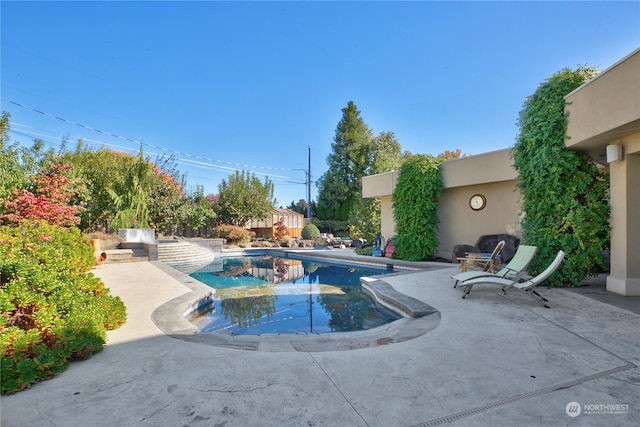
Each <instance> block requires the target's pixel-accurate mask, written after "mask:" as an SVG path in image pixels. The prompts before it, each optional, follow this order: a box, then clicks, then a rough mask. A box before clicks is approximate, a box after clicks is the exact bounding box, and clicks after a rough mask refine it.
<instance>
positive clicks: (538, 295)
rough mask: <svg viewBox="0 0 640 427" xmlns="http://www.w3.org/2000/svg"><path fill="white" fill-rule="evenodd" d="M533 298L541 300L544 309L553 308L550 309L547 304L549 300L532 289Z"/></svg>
mask: <svg viewBox="0 0 640 427" xmlns="http://www.w3.org/2000/svg"><path fill="white" fill-rule="evenodd" d="M531 296H532V297H534V298H537V299H539V300H540V301H541V302H542V305H543V306H544V308H551V307H549V304H547V302H549V300H548V299H546V298H545V297H543V296H542V295H540V294H539V293H538V291H536V290H535V289H531Z"/></svg>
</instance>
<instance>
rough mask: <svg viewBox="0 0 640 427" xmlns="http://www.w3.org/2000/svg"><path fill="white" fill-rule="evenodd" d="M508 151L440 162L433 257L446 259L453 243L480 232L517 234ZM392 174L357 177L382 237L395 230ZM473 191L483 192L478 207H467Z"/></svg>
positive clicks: (470, 241)
mask: <svg viewBox="0 0 640 427" xmlns="http://www.w3.org/2000/svg"><path fill="white" fill-rule="evenodd" d="M510 153H511V150H510V149H505V150H500V151H494V152H491V153H484V154H481V155H477V156H470V157H463V158H461V159H454V160H449V161H447V162H445V163H443V164H442V166H441V170H442V177H443V181H444V191H443V193H442V197H441V199H440V203H439V207H438V216H439V218H440V226H439V229H438V240H439V241H440V245H439V247H438V253H437V256H439V257H442V258H445V259H451V258H452V255H451V254H452V252H453V247H454V246H455V245H457V244H470V245H473V244H474V243H475V242H476V240H478V237H480V236H481V235H483V234H499V233H509V234H514V235H517V236H518V237H520V223H519V221H518V212H519V211H520V202H519V193H518V192H517V191H516V188H515V184H516V172H515V170H514V169H513V168H512V166H511V165H512V160H511V155H510ZM398 174H399V173H398V171H393V172H387V173H383V174H379V175H372V176H367V177H364V178H363V180H362V197H365V198H379V199H380V202H381V203H380V204H381V218H382V225H381V229H382V230H381V232H382V235H383V236H384V237H385V239H388V238H389V237H393V236H394V235H395V234H396V231H395V221H394V218H393V201H392V198H391V194H392V193H393V189H394V188H395V185H396V183H397V180H398ZM474 194H482V195H483V196H485V198H486V199H487V204H486V207H485V208H484V209H482V210H480V211H474V210H472V209H471V208H470V207H469V199H470V198H471V196H473V195H474Z"/></svg>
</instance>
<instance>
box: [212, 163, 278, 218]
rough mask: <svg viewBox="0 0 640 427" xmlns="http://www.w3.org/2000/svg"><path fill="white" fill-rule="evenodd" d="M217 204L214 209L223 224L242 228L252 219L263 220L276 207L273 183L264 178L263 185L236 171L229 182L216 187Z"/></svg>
mask: <svg viewBox="0 0 640 427" xmlns="http://www.w3.org/2000/svg"><path fill="white" fill-rule="evenodd" d="M218 192H219V194H218V202H217V203H216V205H215V207H214V209H215V211H216V213H217V214H218V219H219V220H220V222H221V223H223V224H232V225H238V226H244V225H245V224H246V223H247V222H249V221H251V220H252V219H264V218H266V217H267V216H268V215H269V212H270V211H271V209H272V208H273V207H274V206H275V205H276V200H275V199H274V198H273V183H272V182H271V181H270V180H269V178H268V177H265V180H264V183H263V182H260V180H259V179H258V178H257V177H256V176H255V174H250V173H249V172H247V171H244V170H243V171H236V172H235V174H234V175H230V176H229V181H228V182H227V181H226V180H224V179H223V180H222V182H221V183H220V185H219V186H218Z"/></svg>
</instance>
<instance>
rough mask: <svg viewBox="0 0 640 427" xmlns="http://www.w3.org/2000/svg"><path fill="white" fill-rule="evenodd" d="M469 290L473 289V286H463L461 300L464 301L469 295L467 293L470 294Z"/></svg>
mask: <svg viewBox="0 0 640 427" xmlns="http://www.w3.org/2000/svg"><path fill="white" fill-rule="evenodd" d="M471 288H473V285H471V286H465V288H464V293H463V294H462V299H465V298H466V297H467V295H469V292H471Z"/></svg>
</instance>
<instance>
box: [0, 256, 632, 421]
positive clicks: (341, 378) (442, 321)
mask: <svg viewBox="0 0 640 427" xmlns="http://www.w3.org/2000/svg"><path fill="white" fill-rule="evenodd" d="M167 271H168V270H167V268H166V267H165V266H163V265H160V264H157V263H152V262H141V263H135V264H115V265H105V266H101V267H99V268H96V269H95V271H94V273H95V274H96V275H97V276H99V277H100V278H102V280H103V281H104V282H105V284H106V285H107V287H109V288H111V291H112V293H113V294H115V295H119V296H120V297H121V298H122V299H123V300H124V301H125V303H126V305H127V307H128V321H127V323H126V324H125V325H124V326H123V327H122V328H120V329H118V330H116V331H112V332H110V333H109V341H108V343H107V345H106V347H105V349H104V351H102V352H101V353H100V354H97V355H95V356H93V357H92V358H91V359H89V360H87V361H83V362H74V363H72V365H71V367H70V368H69V369H68V370H67V371H65V372H64V373H62V374H61V375H59V376H58V377H56V378H54V379H52V380H49V381H45V382H43V383H40V384H36V385H34V386H33V387H32V388H31V389H28V390H25V391H23V392H20V393H17V394H15V395H10V396H3V397H2V402H1V410H2V414H1V424H2V426H4V427H19V426H31V427H36V426H46V427H51V426H60V427H62V426H64V427H74V426H78V427H79V426H82V427H85V426H92V427H98V426H192V427H195V426H226V427H231V426H243V427H244V426H332V427H333V426H372V427H373V426H375V427H387V426H406V427H410V426H436V425H444V424H449V425H455V426H516V425H518V426H540V425H553V426H555V425H572V426H635V425H640V371H639V369H638V367H637V366H638V364H640V345H639V342H640V339H639V338H640V333H639V331H640V315H639V314H637V313H634V312H633V311H632V310H629V309H628V308H632V309H633V308H634V307H635V308H637V307H638V303H639V300H638V298H637V297H635V298H631V299H630V298H626V299H625V301H626V302H624V303H623V304H622V307H625V304H627V305H628V306H627V307H626V308H621V307H618V306H616V305H614V304H615V302H613V303H612V301H611V300H613V299H616V298H618V299H623V297H617V296H611V295H605V296H606V297H607V298H608V299H609V301H607V302H602V301H601V300H600V299H603V298H598V295H597V294H598V292H599V291H598V290H597V289H596V290H595V291H594V292H593V294H590V295H589V296H585V295H582V294H581V293H580V292H576V291H572V290H566V289H545V288H543V289H541V293H542V294H543V295H545V296H546V297H547V298H549V300H550V304H551V307H552V308H551V309H545V308H543V307H542V306H540V305H539V303H538V302H537V301H535V300H534V299H532V298H530V297H528V296H527V295H525V294H523V293H521V292H517V291H515V290H512V291H511V292H510V293H509V294H508V295H507V296H503V295H502V293H501V292H500V291H499V289H497V288H492V287H485V286H475V287H474V289H473V291H472V292H471V294H470V296H469V297H468V298H467V299H466V300H463V299H461V296H462V291H461V290H459V289H453V287H452V284H453V281H452V280H451V279H450V276H451V275H452V274H454V273H455V272H456V271H457V269H456V268H455V266H451V267H449V268H444V269H438V270H424V271H416V272H411V273H407V274H396V275H392V276H389V277H386V278H385V279H384V280H385V281H386V282H387V283H388V284H390V285H391V286H393V287H394V288H395V289H396V290H398V291H400V292H402V293H404V294H406V295H409V296H411V297H413V298H416V299H418V300H420V301H423V302H425V303H427V304H429V305H430V306H432V307H434V308H435V309H437V310H438V311H439V312H440V318H439V321H438V323H437V325H436V327H435V328H433V329H432V330H430V331H428V332H426V333H425V334H423V335H421V336H418V337H417V338H413V339H410V340H407V341H404V342H399V343H393V344H388V345H378V346H372V347H368V348H361V349H357V350H346V351H319V352H309V351H278V349H272V350H274V351H250V350H240V349H233V348H225V347H218V346H215V345H209V344H207V343H202V342H189V341H185V340H182V339H176V338H173V337H170V336H167V335H165V334H164V333H163V332H162V331H161V330H160V329H159V328H158V327H157V326H156V325H155V324H154V323H153V321H152V313H153V312H154V311H155V310H156V309H157V308H158V307H160V306H162V305H163V304H165V303H167V302H168V301H171V300H173V299H175V298H177V297H180V296H181V295H183V296H184V295H185V294H187V293H188V292H190V288H189V287H187V286H186V285H185V283H186V282H189V278H188V276H184V275H181V274H174V273H172V274H168V273H167ZM187 284H188V283H187ZM593 286H595V287H597V284H594V285H593ZM616 301H617V299H616ZM156 315H157V313H156ZM573 402H575V403H573ZM577 410H580V413H579V414H577Z"/></svg>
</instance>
